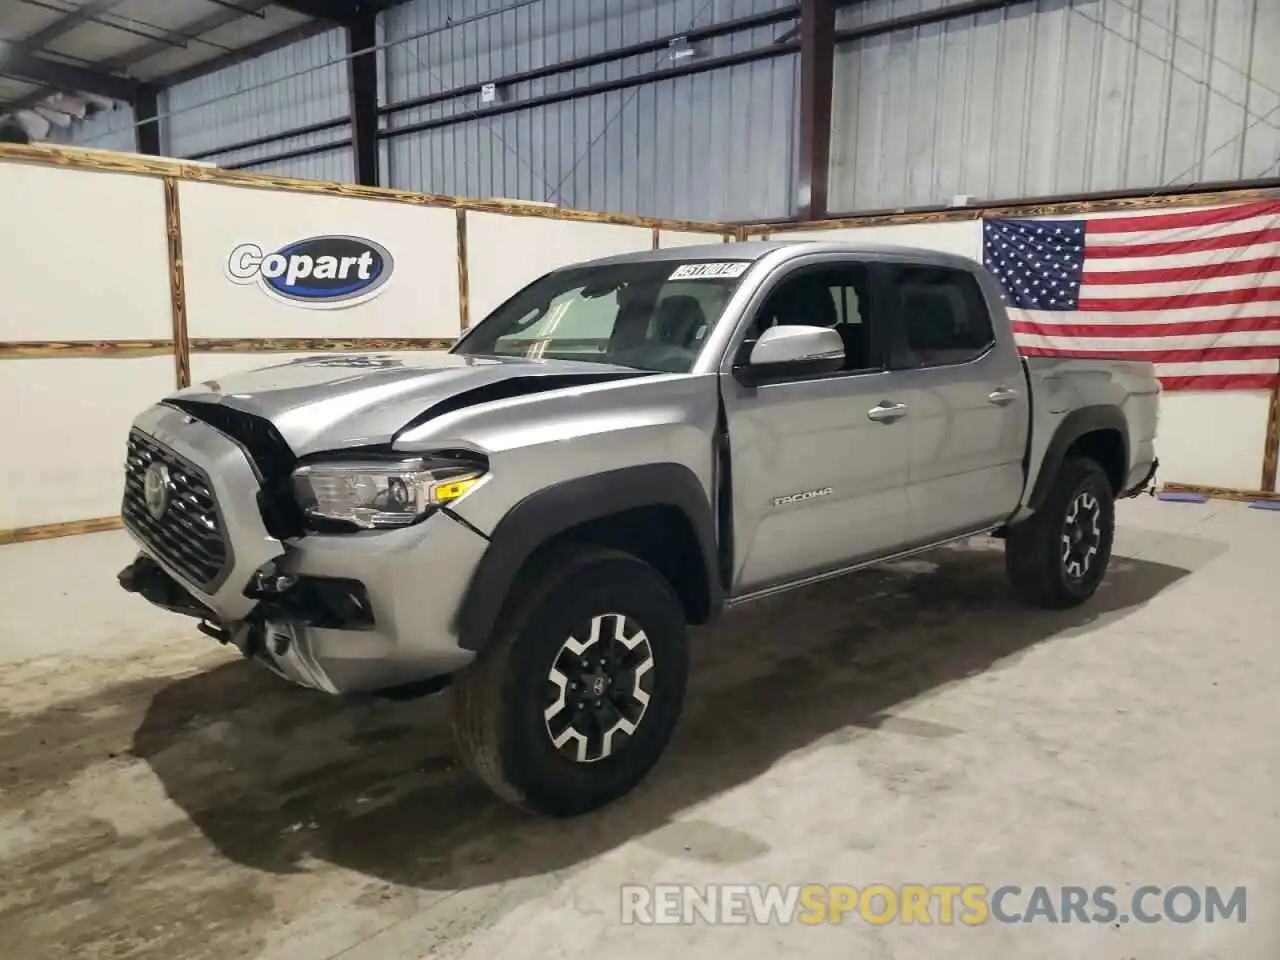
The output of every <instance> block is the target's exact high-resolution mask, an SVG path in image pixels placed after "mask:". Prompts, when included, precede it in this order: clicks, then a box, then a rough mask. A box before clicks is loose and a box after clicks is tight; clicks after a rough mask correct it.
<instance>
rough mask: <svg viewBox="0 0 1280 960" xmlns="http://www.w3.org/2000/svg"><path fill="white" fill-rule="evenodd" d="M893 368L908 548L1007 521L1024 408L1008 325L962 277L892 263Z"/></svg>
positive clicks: (888, 268)
mask: <svg viewBox="0 0 1280 960" xmlns="http://www.w3.org/2000/svg"><path fill="white" fill-rule="evenodd" d="M880 269H882V270H883V271H884V273H883V283H882V288H883V290H884V291H885V294H884V296H885V298H886V300H887V301H888V310H889V312H890V315H891V319H890V323H891V327H892V336H891V348H890V359H889V368H890V370H892V371H893V372H894V376H895V377H896V378H898V382H899V383H900V384H901V389H902V391H903V393H904V397H905V403H906V404H907V410H908V416H909V419H910V420H911V427H912V429H911V455H910V462H909V464H908V483H907V499H908V510H909V516H910V520H909V522H908V528H909V529H908V540H909V541H910V542H911V543H912V544H913V545H919V544H926V543H932V542H935V541H938V540H942V539H945V538H947V537H950V536H957V535H960V534H963V533H967V532H970V531H973V530H977V529H980V528H982V527H984V526H987V525H995V524H998V523H999V522H1001V521H1003V520H1004V519H1006V518H1007V517H1008V516H1009V515H1010V514H1011V513H1012V512H1013V511H1014V510H1015V509H1016V507H1017V505H1018V503H1019V502H1020V500H1021V497H1022V489H1023V483H1024V473H1023V469H1024V468H1023V457H1024V455H1025V452H1026V445H1027V430H1028V427H1029V422H1030V406H1029V398H1028V397H1027V386H1026V377H1025V375H1024V372H1023V369H1022V361H1021V359H1020V357H1019V355H1018V352H1017V348H1016V346H1015V345H1014V342H1013V334H1012V331H1011V330H1009V329H1008V327H1007V325H1005V326H1002V327H996V326H995V324H994V323H993V322H992V314H991V309H990V307H989V305H988V304H987V301H986V298H985V296H984V294H983V291H982V287H981V286H980V285H979V283H978V280H977V278H976V277H975V276H974V274H973V273H972V272H970V271H968V270H964V269H960V268H955V267H939V266H934V265H927V264H919V265H917V264H909V263H889V264H883V265H882V267H881V268H880Z"/></svg>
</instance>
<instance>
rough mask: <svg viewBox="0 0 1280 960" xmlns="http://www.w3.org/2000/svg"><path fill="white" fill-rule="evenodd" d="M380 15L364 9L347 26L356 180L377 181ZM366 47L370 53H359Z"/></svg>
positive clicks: (373, 183) (372, 184)
mask: <svg viewBox="0 0 1280 960" xmlns="http://www.w3.org/2000/svg"><path fill="white" fill-rule="evenodd" d="M377 43H378V36H377V15H376V14H374V13H373V12H372V11H371V10H369V11H364V12H362V13H361V14H360V16H359V17H358V18H357V19H356V21H355V22H354V23H351V24H349V25H348V26H347V53H348V54H355V56H352V57H351V58H350V59H349V60H348V61H347V69H348V73H349V76H348V87H349V89H350V91H351V149H352V151H353V152H354V153H355V161H356V183H359V184H360V185H361V186H365V187H376V186H380V184H379V182H378V54H377V51H376V50H373V49H372V48H373V47H375V46H377ZM359 50H367V51H368V52H367V53H356V51H359Z"/></svg>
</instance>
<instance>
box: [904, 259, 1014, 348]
mask: <svg viewBox="0 0 1280 960" xmlns="http://www.w3.org/2000/svg"><path fill="white" fill-rule="evenodd" d="M891 289H892V290H893V293H894V297H895V298H896V301H897V302H896V304H895V306H896V308H897V311H896V312H897V322H898V323H899V324H900V328H901V336H899V337H898V342H899V343H900V344H901V348H902V349H901V351H900V352H901V354H902V356H899V357H895V358H894V361H895V362H894V365H895V366H897V367H907V368H918V367H935V366H944V365H946V364H951V363H964V362H965V361H967V360H973V359H976V358H977V357H979V356H981V355H982V354H983V353H985V352H986V351H987V350H988V349H989V348H990V347H991V345H992V344H993V343H994V342H995V332H994V328H993V327H992V326H991V314H990V313H989V312H988V310H987V305H986V302H985V301H984V300H983V297H982V291H981V289H980V288H979V287H978V283H977V281H976V280H975V279H974V278H973V275H972V274H969V273H967V272H965V271H963V270H951V269H947V268H938V267H909V266H900V267H895V268H894V269H893V271H892V280H891Z"/></svg>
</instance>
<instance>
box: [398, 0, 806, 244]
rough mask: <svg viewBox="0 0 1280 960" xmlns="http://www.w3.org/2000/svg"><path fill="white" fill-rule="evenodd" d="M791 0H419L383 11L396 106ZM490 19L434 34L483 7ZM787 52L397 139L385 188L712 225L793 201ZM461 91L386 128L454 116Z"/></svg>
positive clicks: (656, 60) (543, 87)
mask: <svg viewBox="0 0 1280 960" xmlns="http://www.w3.org/2000/svg"><path fill="white" fill-rule="evenodd" d="M787 5H788V4H787V2H786V0H656V2H655V0H617V2H611V3H608V4H604V3H600V2H599V0H537V2H532V3H531V2H527V0H526V2H512V0H505V2H502V3H499V2H497V0H454V2H439V0H416V2H412V3H408V4H406V5H404V6H401V7H396V8H394V9H392V10H390V11H388V12H387V14H385V25H386V39H387V42H389V43H395V41H396V40H397V39H403V38H405V37H408V36H410V35H415V34H419V33H423V32H426V31H432V32H430V33H429V34H428V35H427V36H424V37H421V38H420V39H416V40H412V41H409V42H407V43H401V44H398V45H396V46H393V47H390V48H389V49H388V50H387V51H386V57H385V62H386V76H387V85H386V86H387V89H386V95H387V97H388V98H389V100H390V101H391V102H396V101H403V100H406V99H410V98H414V97H420V96H425V95H428V94H433V93H439V92H441V91H446V90H449V89H453V88H455V87H458V86H460V85H462V84H469V83H472V84H473V83H482V82H486V81H489V80H496V79H498V78H500V77H502V76H505V75H508V74H512V73H515V72H517V71H522V70H529V69H533V68H537V67H541V66H545V65H548V64H555V63H558V62H563V61H567V60H570V59H573V58H575V57H582V56H586V55H589V54H594V53H601V52H606V51H608V50H612V49H616V48H618V47H621V46H624V45H627V44H632V43H638V42H642V41H645V40H652V39H655V38H660V37H665V36H669V35H673V34H677V33H679V32H681V31H683V30H688V29H691V28H693V27H702V26H708V25H711V24H715V23H722V22H724V21H727V20H731V19H736V18H739V17H743V16H747V15H749V14H752V13H757V12H763V11H766V10H771V9H775V8H777V7H779V6H787ZM500 8H506V12H503V13H501V14H499V15H496V16H491V17H486V18H484V19H480V20H477V21H474V22H471V23H467V24H463V25H460V26H456V27H453V28H451V29H440V28H443V27H444V26H445V24H446V22H447V20H454V21H458V20H463V19H466V18H468V17H473V16H475V15H477V14H479V13H483V12H485V11H486V10H492V9H500ZM783 29H784V28H783V27H766V28H759V29H755V30H751V31H743V32H741V33H738V34H736V35H733V36H729V37H724V38H719V39H717V40H714V41H712V42H709V43H707V44H706V45H705V48H704V51H703V55H705V56H720V55H723V54H728V53H734V52H739V51H745V50H751V49H756V48H758V47H761V46H767V45H769V44H771V43H772V42H773V40H774V39H775V38H776V37H777V36H778V35H779V34H780V33H782V32H783ZM669 62H670V61H669V59H668V55H667V53H666V52H665V51H663V52H661V53H653V54H647V55H645V56H638V57H631V58H628V59H627V60H624V61H621V62H619V63H614V64H608V65H604V66H599V67H593V68H589V69H585V70H578V71H575V72H573V73H571V74H567V75H562V76H559V77H552V78H548V79H545V80H540V81H534V82H529V83H522V84H516V85H513V86H512V87H511V88H509V89H506V90H504V100H507V101H512V100H514V101H518V100H521V99H526V98H529V97H536V96H540V95H543V94H549V93H553V92H558V91H562V90H570V89H576V88H579V87H582V86H584V85H587V84H590V83H594V82H598V81H602V80H608V79H614V78H620V77H627V76H635V75H637V74H641V73H647V72H650V71H653V70H655V69H658V68H660V67H661V66H663V64H664V63H669ZM797 82H798V80H797V73H796V58H795V57H794V56H781V57H776V58H773V59H769V60H762V61H757V62H754V63H748V64H742V65H739V66H735V67H730V68H725V69H722V70H715V71H709V72H707V73H702V74H697V75H693V76H687V77H676V78H673V79H671V80H664V81H661V82H656V83H652V84H646V85H644V86H638V87H632V88H629V89H624V90H618V91H612V92H607V93H600V94H596V95H592V96H586V97H581V98H576V99H573V100H568V101H565V102H561V103H556V104H549V105H543V106H535V107H532V108H530V109H527V110H520V111H516V112H512V113H507V114H504V115H502V116H498V117H492V118H485V119H477V120H469V121H465V122H462V123H458V124H454V125H449V126H441V127H437V128H435V129H430V130H423V131H418V132H414V133H409V134H405V135H403V136H400V137H393V138H391V139H390V141H389V148H388V151H387V157H388V165H387V167H388V169H387V170H386V171H385V172H384V180H385V181H386V182H387V183H388V185H390V186H394V187H400V188H403V189H412V190H422V191H426V192H430V193H445V194H455V195H462V196H489V197H492V196H501V197H512V198H519V199H526V200H539V201H551V202H558V203H560V204H561V205H563V206H566V207H579V208H586V209H594V210H611V211H622V212H630V213H643V214H649V215H656V216H682V217H694V218H706V219H720V218H735V217H744V218H745V217H755V216H759V217H770V216H782V215H785V214H786V213H787V212H788V210H789V201H790V192H791V181H792V176H791V170H792V163H793V160H792V137H791V136H790V132H791V129H792V124H793V118H794V110H795V106H794V105H795V99H796V89H797V86H796V85H797ZM480 105H481V104H480V102H479V96H478V95H476V94H470V95H467V96H463V97H459V98H456V99H452V100H447V101H445V102H442V103H436V104H432V105H430V106H426V107H420V108H415V109H411V110H406V111H403V112H400V113H397V114H393V115H392V116H391V118H390V121H391V122H390V129H392V130H394V129H395V128H397V127H403V126H406V125H410V124H415V123H420V122H423V121H430V120H435V119H439V118H443V117H449V116H458V115H464V114H466V113H468V112H470V111H472V110H474V109H476V108H477V107H479V106H480Z"/></svg>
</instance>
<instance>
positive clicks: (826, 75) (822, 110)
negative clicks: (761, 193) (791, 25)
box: [796, 0, 836, 220]
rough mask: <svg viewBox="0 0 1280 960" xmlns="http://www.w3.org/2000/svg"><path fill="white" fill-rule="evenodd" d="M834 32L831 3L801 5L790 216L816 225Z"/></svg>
mask: <svg viewBox="0 0 1280 960" xmlns="http://www.w3.org/2000/svg"><path fill="white" fill-rule="evenodd" d="M835 28H836V10H835V3H834V2H833V0H802V2H801V4H800V143H799V151H798V154H799V155H798V158H797V166H798V169H797V171H796V173H797V177H796V185H797V191H796V213H797V215H798V216H799V219H801V220H821V219H822V218H823V217H825V216H826V215H827V181H828V179H829V176H830V166H831V87H832V84H833V82H834V63H835Z"/></svg>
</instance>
